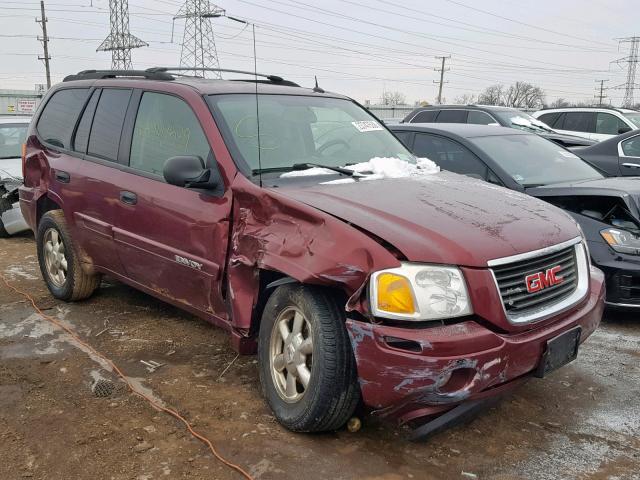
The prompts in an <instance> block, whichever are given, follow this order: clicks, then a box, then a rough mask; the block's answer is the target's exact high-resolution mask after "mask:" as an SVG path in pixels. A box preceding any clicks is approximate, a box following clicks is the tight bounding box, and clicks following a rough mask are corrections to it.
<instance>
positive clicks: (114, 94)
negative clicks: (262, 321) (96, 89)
mask: <svg viewBox="0 0 640 480" xmlns="http://www.w3.org/2000/svg"><path fill="white" fill-rule="evenodd" d="M130 98H131V90H123V89H115V88H113V89H111V88H106V89H104V90H102V94H101V95H100V100H98V106H97V107H96V113H95V115H94V117H93V124H92V125H91V134H90V135H89V148H88V149H87V153H88V154H89V155H95V156H97V157H101V158H105V159H107V160H114V161H115V160H117V159H118V147H119V146H120V135H121V134H122V125H123V124H124V117H125V115H126V113H127V107H128V106H129V99H130Z"/></svg>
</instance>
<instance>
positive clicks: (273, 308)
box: [20, 68, 604, 431]
mask: <svg viewBox="0 0 640 480" xmlns="http://www.w3.org/2000/svg"><path fill="white" fill-rule="evenodd" d="M236 73H238V72H236ZM250 75H251V76H252V77H253V75H254V74H253V73H250ZM258 112H259V113H258ZM23 169H24V172H25V177H24V185H23V186H22V187H21V189H20V201H21V208H22V211H23V212H24V214H25V218H26V219H27V222H28V223H29V225H30V227H31V228H32V229H33V230H34V231H35V232H36V240H37V249H38V260H39V263H40V269H41V272H42V275H43V278H44V279H45V281H46V284H47V286H48V288H49V290H50V292H51V293H52V294H53V295H54V296H55V297H56V298H59V299H63V300H67V301H75V300H80V299H83V298H86V297H88V296H89V295H91V294H92V292H93V291H94V290H95V289H96V288H98V286H99V285H100V276H101V275H103V274H104V275H109V276H110V277H113V278H116V279H119V280H121V281H122V282H124V283H126V284H128V285H131V286H133V287H135V288H137V289H140V290H142V291H144V292H146V293H148V294H150V295H153V296H155V297H157V298H159V299H161V300H164V301H166V302H169V303H171V304H173V305H176V306H178V307H180V308H183V309H185V310H187V311H189V312H191V313H193V314H195V315H198V316H199V317H201V318H204V319H205V320H207V321H209V322H211V323H214V324H216V325H218V326H220V327H222V328H224V329H225V330H226V331H228V332H229V334H230V336H231V339H232V343H233V346H234V347H235V348H236V349H237V350H238V351H239V352H242V353H254V352H255V351H256V350H257V353H258V358H259V362H258V368H259V372H260V381H261V384H262V389H263V393H264V396H265V397H266V399H267V402H268V403H269V405H270V406H271V408H272V410H273V412H274V414H275V416H276V418H277V419H278V420H279V421H280V422H281V423H282V424H283V425H285V426H286V427H288V428H290V429H292V430H295V431H321V430H333V429H336V428H339V427H340V426H342V425H343V424H344V423H345V422H346V421H347V420H348V419H349V418H350V417H351V415H352V414H353V413H354V411H355V409H356V407H357V406H358V405H359V404H360V403H362V404H364V406H365V407H366V408H368V409H370V410H374V411H375V412H376V413H377V414H378V415H383V416H386V417H388V418H393V419H398V420H400V421H402V422H404V423H406V422H415V421H417V420H419V419H421V418H422V419H424V418H425V417H428V418H431V417H433V416H434V415H438V414H442V413H444V412H450V411H452V412H453V413H450V414H449V415H448V416H447V418H448V419H451V418H453V417H455V416H458V415H460V414H462V413H465V412H467V409H468V408H471V406H477V404H478V402H480V403H482V401H484V400H483V399H487V398H488V397H492V396H496V395H499V394H500V393H501V392H505V391H507V390H509V389H511V388H513V387H514V386H515V385H517V384H519V383H520V381H522V380H523V379H526V378H528V377H530V376H533V375H537V376H540V377H542V376H545V375H546V374H547V373H549V372H550V371H552V370H554V369H556V368H558V367H560V366H562V365H564V364H565V363H567V362H569V361H571V360H573V359H574V358H575V357H576V354H577V350H578V346H579V344H580V343H582V342H583V341H584V340H585V339H586V338H587V337H588V336H589V335H590V334H591V333H592V332H593V331H594V329H595V328H596V327H597V325H598V323H599V322H600V318H601V316H602V312H603V308H604V286H603V275H602V273H601V272H600V271H599V270H597V269H594V268H591V267H590V265H589V262H588V258H587V249H586V244H585V241H584V238H583V237H582V235H581V233H580V231H579V229H578V227H577V225H576V223H575V222H574V220H573V219H571V218H570V217H569V216H567V215H566V214H565V213H564V212H562V211H561V210H559V209H557V208H556V207H553V206H551V205H548V204H546V203H544V202H541V201H538V200H536V199H533V198H531V197H528V196H526V195H522V194H519V193H515V192H510V191H508V190H506V189H500V188H498V187H495V186H493V185H489V184H487V183H484V182H478V181H475V180H470V179H469V178H467V177H464V176H461V175H456V174H453V173H446V172H440V171H439V169H438V167H437V166H436V165H435V164H433V162H431V161H429V160H426V159H420V158H416V157H415V156H414V155H412V154H411V153H410V152H409V151H408V150H407V149H406V147H404V146H403V145H402V144H401V143H400V142H399V141H398V139H397V138H396V137H395V136H394V135H393V134H392V133H391V132H390V131H389V130H388V129H387V128H386V127H385V126H384V125H381V124H380V123H378V122H377V121H376V120H375V118H374V117H372V116H371V114H369V113H368V112H367V110H365V109H364V108H363V107H361V106H360V105H358V104H357V103H356V102H354V101H353V100H351V99H349V98H347V97H344V96H341V95H337V94H333V93H327V92H324V91H322V90H321V89H319V88H315V89H306V88H302V87H299V86H297V85H296V84H294V83H291V82H288V81H285V80H283V79H282V78H280V77H277V76H260V80H254V79H253V78H251V79H250V80H249V81H246V80H207V79H203V78H194V77H188V76H183V75H176V76H174V75H172V74H171V71H168V70H167V69H164V68H155V69H150V70H146V71H131V72H112V71H86V72H81V73H80V74H78V75H74V76H71V77H68V78H67V79H66V81H65V82H63V83H61V84H59V85H57V86H55V87H53V88H52V89H51V90H49V92H48V93H47V96H46V98H44V99H43V102H42V105H41V106H40V107H39V109H38V112H37V113H36V115H35V117H34V120H33V122H32V123H31V126H30V131H29V134H28V138H27V144H26V153H25V157H24V159H23ZM159 321H160V320H159ZM514 359H517V361H514ZM474 408H475V407H474Z"/></svg>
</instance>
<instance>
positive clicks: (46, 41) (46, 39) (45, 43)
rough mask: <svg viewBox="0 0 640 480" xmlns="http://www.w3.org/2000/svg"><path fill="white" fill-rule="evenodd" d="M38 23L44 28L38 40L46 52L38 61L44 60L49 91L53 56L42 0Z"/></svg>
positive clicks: (42, 0) (42, 1)
mask: <svg viewBox="0 0 640 480" xmlns="http://www.w3.org/2000/svg"><path fill="white" fill-rule="evenodd" d="M36 22H38V23H39V24H40V25H41V26H42V37H38V40H40V41H41V42H42V48H43V50H44V52H43V53H44V56H42V57H41V56H38V60H44V70H45V72H46V74H47V90H48V89H50V88H51V71H50V70H49V60H51V56H50V55H49V37H48V36H47V22H48V20H47V16H46V15H45V13H44V0H40V18H36Z"/></svg>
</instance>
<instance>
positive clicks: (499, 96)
mask: <svg viewBox="0 0 640 480" xmlns="http://www.w3.org/2000/svg"><path fill="white" fill-rule="evenodd" d="M503 97H504V86H503V85H491V86H490V87H487V88H485V89H484V91H483V92H482V93H481V94H480V95H478V103H480V104H482V105H503V103H502V102H503Z"/></svg>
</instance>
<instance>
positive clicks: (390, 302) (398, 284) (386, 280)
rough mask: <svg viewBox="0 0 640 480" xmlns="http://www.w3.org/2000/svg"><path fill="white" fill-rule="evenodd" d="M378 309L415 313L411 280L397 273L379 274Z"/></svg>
mask: <svg viewBox="0 0 640 480" xmlns="http://www.w3.org/2000/svg"><path fill="white" fill-rule="evenodd" d="M377 291H378V299H377V300H378V309H380V310H384V311H385V312H390V313H406V314H412V313H415V311H416V309H415V304H414V302H413V292H412V290H411V284H410V283H409V280H408V279H407V278H405V277H403V276H401V275H396V274H395V273H383V274H382V275H380V276H378V288H377Z"/></svg>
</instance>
